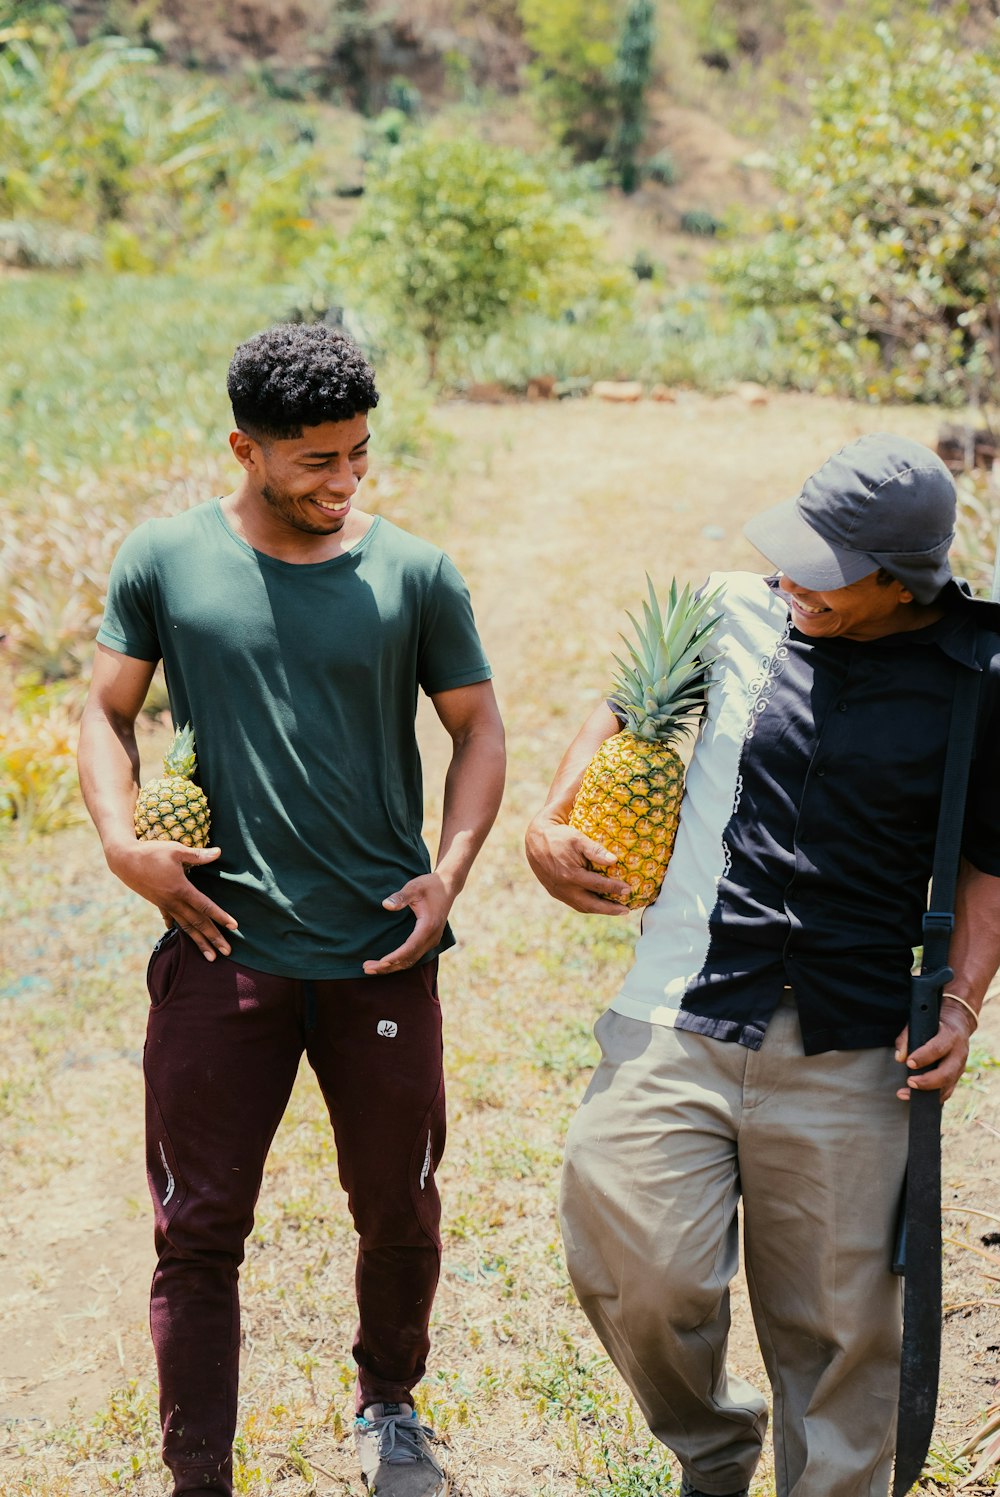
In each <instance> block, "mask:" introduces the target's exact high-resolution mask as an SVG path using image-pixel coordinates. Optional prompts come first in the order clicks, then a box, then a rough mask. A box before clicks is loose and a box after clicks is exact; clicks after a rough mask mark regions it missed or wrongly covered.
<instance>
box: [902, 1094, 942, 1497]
mask: <svg viewBox="0 0 1000 1497" xmlns="http://www.w3.org/2000/svg"><path fill="white" fill-rule="evenodd" d="M908 1106H909V1108H910V1122H909V1145H910V1146H909V1158H908V1162H907V1167H906V1205H905V1208H904V1209H905V1223H906V1262H905V1268H904V1272H905V1275H906V1277H905V1279H904V1288H903V1355H902V1362H901V1364H900V1372H899V1415H898V1420H899V1422H898V1424H897V1427H896V1469H895V1476H894V1478H893V1484H892V1497H905V1494H906V1493H907V1492H908V1491H909V1490H910V1488H911V1487H912V1486H913V1484H914V1482H916V1481H917V1480H918V1478H919V1476H920V1473H921V1471H922V1470H923V1469H924V1461H925V1460H926V1459H927V1452H928V1450H929V1448H930V1443H931V1434H932V1432H933V1430H934V1415H935V1413H936V1411H937V1396H938V1374H939V1370H940V1365H941V1093H940V1092H912V1093H911V1095H910V1101H909V1103H908Z"/></svg>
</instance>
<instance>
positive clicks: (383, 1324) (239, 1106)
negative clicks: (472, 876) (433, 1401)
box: [145, 931, 445, 1497]
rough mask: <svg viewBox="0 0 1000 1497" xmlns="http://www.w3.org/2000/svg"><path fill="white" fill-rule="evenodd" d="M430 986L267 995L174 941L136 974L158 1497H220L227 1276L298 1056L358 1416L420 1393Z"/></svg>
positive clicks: (232, 1302)
mask: <svg viewBox="0 0 1000 1497" xmlns="http://www.w3.org/2000/svg"><path fill="white" fill-rule="evenodd" d="M436 976H437V962H436V961H431V962H427V963H425V964H424V965H423V966H420V967H414V968H411V969H410V970H408V971H406V972H399V973H393V974H392V975H390V976H385V977H365V978H340V979H335V980H326V981H316V982H304V981H302V980H300V979H298V978H286V977H273V976H271V975H270V974H268V973H266V972H255V971H253V970H251V969H250V968H249V967H242V966H240V965H239V964H238V963H236V962H234V961H231V960H227V959H225V958H221V957H220V958H217V959H216V960H215V961H214V962H207V961H206V960H205V958H204V957H203V956H201V954H200V953H199V951H198V949H197V947H196V946H195V945H194V943H193V942H192V941H190V940H189V938H188V937H187V936H185V935H182V934H181V933H180V932H177V931H172V932H170V933H169V934H168V935H167V936H165V937H164V939H163V941H162V942H161V943H160V945H159V946H158V947H157V949H156V950H155V951H154V953H153V955H152V957H151V958H150V963H149V973H148V984H149V993H150V999H151V1004H152V1006H151V1008H150V1013H149V1024H148V1028H147V1033H146V1050H145V1076H146V1168H147V1174H148V1177H149V1188H150V1192H151V1194H152V1197H153V1205H154V1212H155V1221H156V1251H157V1257H158V1262H157V1267H156V1270H155V1272H154V1275H153V1287H152V1295H151V1302H150V1325H151V1328H152V1334H153V1345H154V1348H155V1351H156V1360H157V1367H158V1370H159V1379H160V1414H161V1418H162V1422H163V1458H164V1461H165V1462H166V1464H167V1466H168V1467H169V1468H170V1470H171V1472H172V1474H173V1477H174V1497H179V1494H181V1493H184V1494H193V1493H200V1492H212V1493H219V1492H223V1493H231V1492H232V1454H231V1451H232V1441H233V1435H234V1432H235V1428H236V1397H237V1387H238V1377H239V1344H240V1328H239V1299H238V1295H237V1279H238V1277H239V1273H238V1270H239V1265H240V1263H241V1262H242V1261H243V1251H244V1242H245V1240H246V1238H247V1236H248V1234H249V1232H250V1230H251V1228H252V1226H253V1212H254V1206H255V1203H256V1200H257V1194H258V1191H259V1189H260V1182H261V1175H262V1173H263V1169H264V1161H265V1158H266V1156H267V1151H268V1149H269V1147H270V1144H271V1140H272V1138H273V1137H274V1133H275V1130H276V1129H277V1126H278V1123H279V1122H280V1121H281V1116H282V1113H283V1112H284V1110H285V1106H286V1104H287V1102H288V1098H289V1095H290V1093H291V1089H292V1084H293V1082H294V1080H295V1075H296V1071H297V1069H298V1065H299V1060H300V1058H301V1055H302V1052H303V1050H304V1051H305V1053H306V1055H307V1056H308V1058H309V1063H310V1065H311V1066H312V1068H313V1070H314V1071H315V1073H316V1076H317V1079H318V1081H319V1084H320V1088H321V1090H322V1093H323V1097H324V1100H325V1102H326V1106H327V1109H328V1111H329V1114H330V1120H331V1122H332V1124H333V1131H334V1137H335V1139H336V1145H337V1163H338V1170H339V1174H340V1180H341V1184H342V1185H343V1187H344V1189H345V1190H346V1191H347V1195H348V1205H349V1207H350V1210H351V1215H352V1217H353V1219H354V1225H355V1228H356V1230H357V1233H358V1237H359V1245H358V1260H357V1273H356V1285H355V1287H356V1293H357V1300H358V1314H359V1322H358V1328H357V1332H356V1335H355V1340H354V1357H355V1361H356V1362H357V1366H358V1388H357V1407H358V1409H359V1410H360V1409H361V1408H363V1407H364V1406H365V1405H367V1404H370V1403H381V1402H399V1401H402V1400H403V1399H408V1396H409V1393H410V1390H411V1389H412V1388H413V1386H414V1384H415V1383H417V1382H418V1381H419V1380H420V1378H421V1377H422V1376H423V1373H424V1369H425V1365H426V1358H427V1351H428V1345H429V1341H428V1334H427V1327H428V1321H429V1319H430V1312H431V1304H432V1302H433V1299H434V1292H435V1289H436V1287H437V1281H438V1273H439V1269H440V1261H441V1238H440V1234H439V1230H438V1228H439V1222H440V1201H439V1198H438V1193H437V1188H436V1186H435V1183H434V1171H435V1168H436V1166H437V1164H438V1163H439V1161H440V1158H441V1155H442V1152H443V1150H444V1139H445V1104H444V1076H443V1071H442V1063H441V1010H440V1006H439V1004H438V999H437V987H436Z"/></svg>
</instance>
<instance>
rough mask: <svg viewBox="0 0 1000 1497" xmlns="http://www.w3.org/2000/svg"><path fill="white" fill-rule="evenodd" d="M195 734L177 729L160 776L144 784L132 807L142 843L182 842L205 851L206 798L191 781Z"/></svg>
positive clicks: (193, 764) (206, 833) (206, 838)
mask: <svg viewBox="0 0 1000 1497" xmlns="http://www.w3.org/2000/svg"><path fill="white" fill-rule="evenodd" d="M196 762H197V761H196V760H195V754H194V731H193V729H192V727H191V724H190V723H185V725H184V727H183V728H178V729H177V730H176V732H175V733H174V737H173V741H172V743H171V745H170V747H169V748H168V749H167V752H166V753H165V754H164V756H163V774H162V776H161V777H160V778H159V779H155V780H147V781H146V784H145V785H143V787H142V789H141V790H140V791H139V799H138V800H137V801H136V803H135V818H134V819H135V835H136V836H137V837H138V838H139V840H140V841H141V842H183V843H184V846H185V847H206V846H207V845H208V829H209V825H210V821H211V817H210V815H209V810H208V797H207V796H206V794H205V792H204V790H202V788H201V786H200V785H196V784H195V783H194V781H193V779H192V778H191V777H192V775H193V774H194V772H195V766H196Z"/></svg>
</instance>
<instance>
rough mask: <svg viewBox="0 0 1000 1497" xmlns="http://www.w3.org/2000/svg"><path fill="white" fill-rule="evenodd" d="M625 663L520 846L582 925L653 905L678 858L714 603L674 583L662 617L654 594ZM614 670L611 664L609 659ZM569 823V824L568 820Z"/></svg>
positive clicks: (543, 880)
mask: <svg viewBox="0 0 1000 1497" xmlns="http://www.w3.org/2000/svg"><path fill="white" fill-rule="evenodd" d="M646 580H647V583H648V586H649V598H648V602H646V603H644V605H643V619H642V622H641V623H639V622H637V620H635V619H634V618H632V616H631V615H629V617H630V620H631V622H632V625H633V628H634V629H635V631H636V636H637V643H636V644H633V643H631V642H630V641H627V640H626V645H627V648H628V651H629V656H630V662H629V663H626V662H625V661H623V660H621V659H618V665H619V674H618V676H617V678H616V680H615V685H614V690H613V691H612V693H611V701H612V702H613V703H614V705H615V707H616V708H617V709H618V711H619V712H620V714H621V716H622V717H624V719H625V727H624V728H623V729H621V731H618V730H619V727H620V723H619V720H618V718H616V717H615V716H614V715H613V714H612V712H611V711H610V710H609V709H608V708H607V707H606V706H602V707H600V708H598V709H597V711H596V712H594V713H593V714H592V716H591V717H590V718H589V719H588V721H587V723H586V724H585V725H584V727H583V729H581V732H580V733H579V734H578V735H577V738H576V739H575V740H574V742H573V744H572V745H571V746H570V748H569V750H568V751H567V753H566V756H565V757H564V759H563V762H562V764H561V765H560V766H559V770H558V771H557V773H556V779H555V782H554V783H553V786H552V790H551V792H550V796H549V802H548V805H547V807H546V808H545V809H544V810H543V811H542V812H541V813H540V814H539V816H538V817H536V818H535V821H534V822H533V823H532V825H531V827H530V828H529V832H528V838H527V844H526V847H527V854H528V861H529V863H530V864H531V867H532V869H533V870H534V872H535V874H536V876H537V877H538V879H539V880H540V881H541V883H542V884H544V885H545V887H546V888H547V889H548V890H549V893H550V894H553V895H554V896H555V897H556V898H557V899H561V900H562V901H563V902H564V903H566V904H569V905H571V906H572V907H573V908H574V909H578V910H582V911H584V912H588V913H598V912H600V913H603V914H612V913H616V914H617V913H625V910H626V909H640V908H642V907H643V906H645V905H647V904H650V903H652V901H653V900H654V899H655V898H656V896H657V894H658V893H659V889H660V884H661V883H662V881H663V876H664V874H665V872H666V867H667V864H668V862H669V860H670V856H671V853H672V852H673V844H674V839H675V837H676V834H677V826H678V822H679V819H680V803H681V796H682V794H683V787H684V767H683V764H682V762H681V759H680V757H679V755H678V753H677V751H676V745H677V742H678V740H679V739H680V738H681V737H682V736H683V735H684V734H685V733H686V732H689V731H691V730H692V728H693V726H694V721H695V720H696V719H697V717H699V716H700V714H701V712H702V710H703V707H704V704H705V700H706V695H707V690H708V675H709V668H710V666H711V660H709V659H706V658H705V651H706V648H707V646H708V641H709V636H710V635H711V632H712V630H713V629H714V627H715V622H716V614H715V606H716V603H717V600H718V594H717V593H713V594H710V595H707V596H703V597H698V596H695V595H693V594H692V592H691V589H690V588H688V587H685V588H684V589H683V590H682V591H680V592H678V589H677V584H676V582H673V583H671V586H670V593H669V598H668V602H667V607H666V609H665V610H661V608H660V605H659V602H658V600H657V598H656V594H655V592H654V589H653V585H652V583H651V582H650V581H649V579H648V577H647V579H646ZM616 659H617V657H616ZM567 813H568V814H567Z"/></svg>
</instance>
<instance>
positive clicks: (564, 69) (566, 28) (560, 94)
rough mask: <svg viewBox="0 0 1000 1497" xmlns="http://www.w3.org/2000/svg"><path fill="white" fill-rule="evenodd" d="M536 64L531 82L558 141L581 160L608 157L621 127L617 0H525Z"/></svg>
mask: <svg viewBox="0 0 1000 1497" xmlns="http://www.w3.org/2000/svg"><path fill="white" fill-rule="evenodd" d="M520 11H521V24H522V27H523V29H524V38H525V41H526V42H527V43H528V46H529V47H530V48H531V50H532V52H533V54H534V58H533V61H532V62H531V64H530V65H529V68H528V80H529V84H530V86H531V89H532V92H533V94H534V96H535V100H536V102H537V105H538V109H539V112H540V114H541V116H542V119H543V120H544V122H545V123H546V125H547V126H548V128H549V129H550V130H551V132H552V134H553V136H554V137H555V139H556V140H557V141H558V142H559V143H560V144H561V145H565V146H568V147H569V148H570V149H571V150H573V151H574V152H575V153H576V154H577V155H578V156H581V157H583V158H585V159H590V160H592V159H595V158H596V157H598V156H600V155H602V154H603V152H604V150H605V149H606V147H607V145H608V142H609V140H610V139H611V135H612V132H613V130H614V123H615V86H614V81H613V76H612V72H613V68H614V63H615V50H616V46H615V44H616V32H617V24H616V19H615V7H614V5H613V4H612V3H611V0H520Z"/></svg>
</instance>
